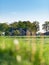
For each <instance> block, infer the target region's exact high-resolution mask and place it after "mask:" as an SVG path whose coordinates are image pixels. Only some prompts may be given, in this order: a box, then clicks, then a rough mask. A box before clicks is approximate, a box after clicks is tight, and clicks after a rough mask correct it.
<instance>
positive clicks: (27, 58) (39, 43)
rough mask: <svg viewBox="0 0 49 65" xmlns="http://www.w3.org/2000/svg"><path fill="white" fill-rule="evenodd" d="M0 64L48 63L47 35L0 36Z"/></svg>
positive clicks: (39, 64) (48, 43) (48, 37)
mask: <svg viewBox="0 0 49 65" xmlns="http://www.w3.org/2000/svg"><path fill="white" fill-rule="evenodd" d="M0 65H49V36H39V37H36V36H34V37H31V36H22V37H21V36H19V37H16V36H13V37H11V36H0Z"/></svg>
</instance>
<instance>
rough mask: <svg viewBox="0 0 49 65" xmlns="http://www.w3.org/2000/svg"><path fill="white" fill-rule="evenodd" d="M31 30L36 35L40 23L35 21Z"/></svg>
mask: <svg viewBox="0 0 49 65" xmlns="http://www.w3.org/2000/svg"><path fill="white" fill-rule="evenodd" d="M31 30H32V32H33V33H35V34H36V32H37V31H39V22H38V21H33V23H32V26H31Z"/></svg>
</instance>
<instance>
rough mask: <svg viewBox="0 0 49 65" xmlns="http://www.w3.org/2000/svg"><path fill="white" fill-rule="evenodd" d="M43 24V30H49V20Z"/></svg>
mask: <svg viewBox="0 0 49 65" xmlns="http://www.w3.org/2000/svg"><path fill="white" fill-rule="evenodd" d="M42 26H43V28H42V29H43V30H45V31H46V32H47V31H49V21H45V23H44V24H43V25H42Z"/></svg>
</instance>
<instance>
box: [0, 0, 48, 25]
mask: <svg viewBox="0 0 49 65" xmlns="http://www.w3.org/2000/svg"><path fill="white" fill-rule="evenodd" d="M18 20H30V21H31V22H32V21H34V20H37V21H39V22H40V25H41V24H42V23H44V21H47V20H49V0H0V22H8V23H11V22H14V21H18Z"/></svg>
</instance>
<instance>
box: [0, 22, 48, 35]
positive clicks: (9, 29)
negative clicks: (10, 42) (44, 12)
mask: <svg viewBox="0 0 49 65" xmlns="http://www.w3.org/2000/svg"><path fill="white" fill-rule="evenodd" d="M42 26H43V29H44V30H45V31H46V32H47V31H49V21H46V22H45V23H44V24H43V25H42ZM37 31H39V22H38V21H33V22H31V21H18V22H14V23H11V24H7V23H0V35H3V34H5V35H7V36H8V35H11V36H12V35H13V36H14V35H17V36H19V35H26V34H27V33H29V32H30V34H31V35H32V34H36V32H37Z"/></svg>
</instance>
